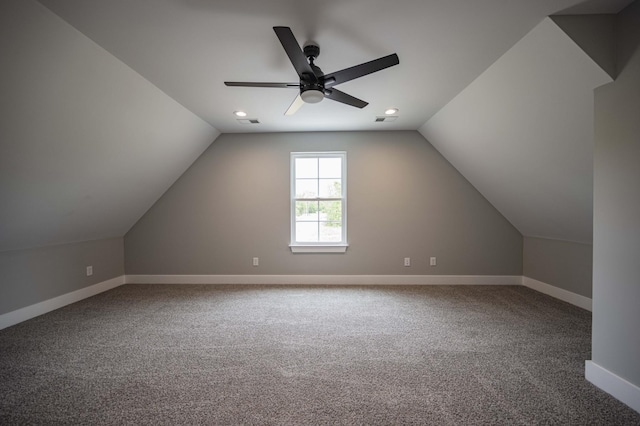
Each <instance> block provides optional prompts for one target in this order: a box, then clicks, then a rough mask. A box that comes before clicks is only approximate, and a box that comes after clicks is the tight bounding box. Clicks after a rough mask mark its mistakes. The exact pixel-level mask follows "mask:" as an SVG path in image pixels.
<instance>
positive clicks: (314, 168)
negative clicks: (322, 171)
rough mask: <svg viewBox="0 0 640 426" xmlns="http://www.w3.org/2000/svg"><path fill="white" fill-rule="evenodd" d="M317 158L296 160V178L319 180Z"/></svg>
mask: <svg viewBox="0 0 640 426" xmlns="http://www.w3.org/2000/svg"><path fill="white" fill-rule="evenodd" d="M317 177H318V159H317V158H296V178H317Z"/></svg>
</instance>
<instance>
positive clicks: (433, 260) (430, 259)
mask: <svg viewBox="0 0 640 426" xmlns="http://www.w3.org/2000/svg"><path fill="white" fill-rule="evenodd" d="M436 264H437V262H436V258H435V257H430V258H429V265H431V266H436Z"/></svg>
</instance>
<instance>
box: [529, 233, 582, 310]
mask: <svg viewBox="0 0 640 426" xmlns="http://www.w3.org/2000/svg"><path fill="white" fill-rule="evenodd" d="M592 252H593V246H592V245H591V244H583V243H574V242H570V241H560V240H550V239H546V238H535V237H525V238H524V250H523V259H522V275H524V276H525V277H529V278H533V279H535V280H538V281H542V282H544V283H546V284H551V285H553V286H555V287H559V288H562V289H564V290H567V291H570V292H573V293H576V294H579V295H581V296H585V297H591V286H592V283H591V271H592V269H593V262H592Z"/></svg>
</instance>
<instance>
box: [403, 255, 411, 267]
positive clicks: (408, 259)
mask: <svg viewBox="0 0 640 426" xmlns="http://www.w3.org/2000/svg"><path fill="white" fill-rule="evenodd" d="M404 266H411V258H410V257H405V258H404Z"/></svg>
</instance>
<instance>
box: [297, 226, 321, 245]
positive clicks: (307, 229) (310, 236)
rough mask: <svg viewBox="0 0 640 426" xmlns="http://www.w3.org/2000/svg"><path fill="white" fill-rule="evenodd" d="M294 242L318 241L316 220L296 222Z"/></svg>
mask: <svg viewBox="0 0 640 426" xmlns="http://www.w3.org/2000/svg"><path fill="white" fill-rule="evenodd" d="M296 242H297V243H314V242H318V222H296Z"/></svg>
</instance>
